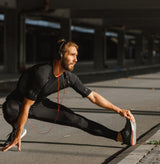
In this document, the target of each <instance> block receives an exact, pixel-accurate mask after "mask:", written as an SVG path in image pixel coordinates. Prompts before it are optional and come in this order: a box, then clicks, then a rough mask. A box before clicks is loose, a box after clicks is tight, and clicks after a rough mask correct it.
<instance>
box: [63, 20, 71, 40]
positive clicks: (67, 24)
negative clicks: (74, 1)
mask: <svg viewBox="0 0 160 164" xmlns="http://www.w3.org/2000/svg"><path fill="white" fill-rule="evenodd" d="M60 24H61V30H60V38H61V39H62V38H65V39H66V40H72V33H71V25H72V20H71V19H67V18H64V19H61V21H60Z"/></svg>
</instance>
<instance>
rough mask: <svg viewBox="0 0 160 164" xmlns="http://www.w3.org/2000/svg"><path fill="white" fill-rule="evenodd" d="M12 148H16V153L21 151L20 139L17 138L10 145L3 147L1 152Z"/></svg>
mask: <svg viewBox="0 0 160 164" xmlns="http://www.w3.org/2000/svg"><path fill="white" fill-rule="evenodd" d="M14 146H17V147H18V151H21V139H20V138H17V137H16V138H15V139H14V140H13V141H12V142H11V143H9V144H8V145H6V146H5V147H3V148H2V151H4V152H5V151H7V150H9V149H11V148H12V147H14Z"/></svg>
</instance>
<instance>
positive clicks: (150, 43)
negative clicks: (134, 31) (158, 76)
mask: <svg viewBox="0 0 160 164" xmlns="http://www.w3.org/2000/svg"><path fill="white" fill-rule="evenodd" d="M147 39H148V64H152V62H153V44H154V41H153V37H152V36H149V37H148V38H147Z"/></svg>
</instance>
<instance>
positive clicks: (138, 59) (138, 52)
mask: <svg viewBox="0 0 160 164" xmlns="http://www.w3.org/2000/svg"><path fill="white" fill-rule="evenodd" d="M142 55H143V35H142V34H137V35H136V45H135V64H136V65H140V64H141V63H142V57H143V56H142Z"/></svg>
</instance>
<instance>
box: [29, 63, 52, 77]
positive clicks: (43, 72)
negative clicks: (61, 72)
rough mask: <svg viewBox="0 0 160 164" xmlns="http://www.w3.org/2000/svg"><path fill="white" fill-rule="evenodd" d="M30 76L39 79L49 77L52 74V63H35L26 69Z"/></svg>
mask: <svg viewBox="0 0 160 164" xmlns="http://www.w3.org/2000/svg"><path fill="white" fill-rule="evenodd" d="M28 71H29V72H30V73H31V74H32V76H35V77H36V78H38V79H39V80H42V79H46V80H47V79H49V78H50V76H51V74H52V65H51V64H50V63H42V64H36V65H34V66H32V67H31V68H30V69H29V70H28Z"/></svg>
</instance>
